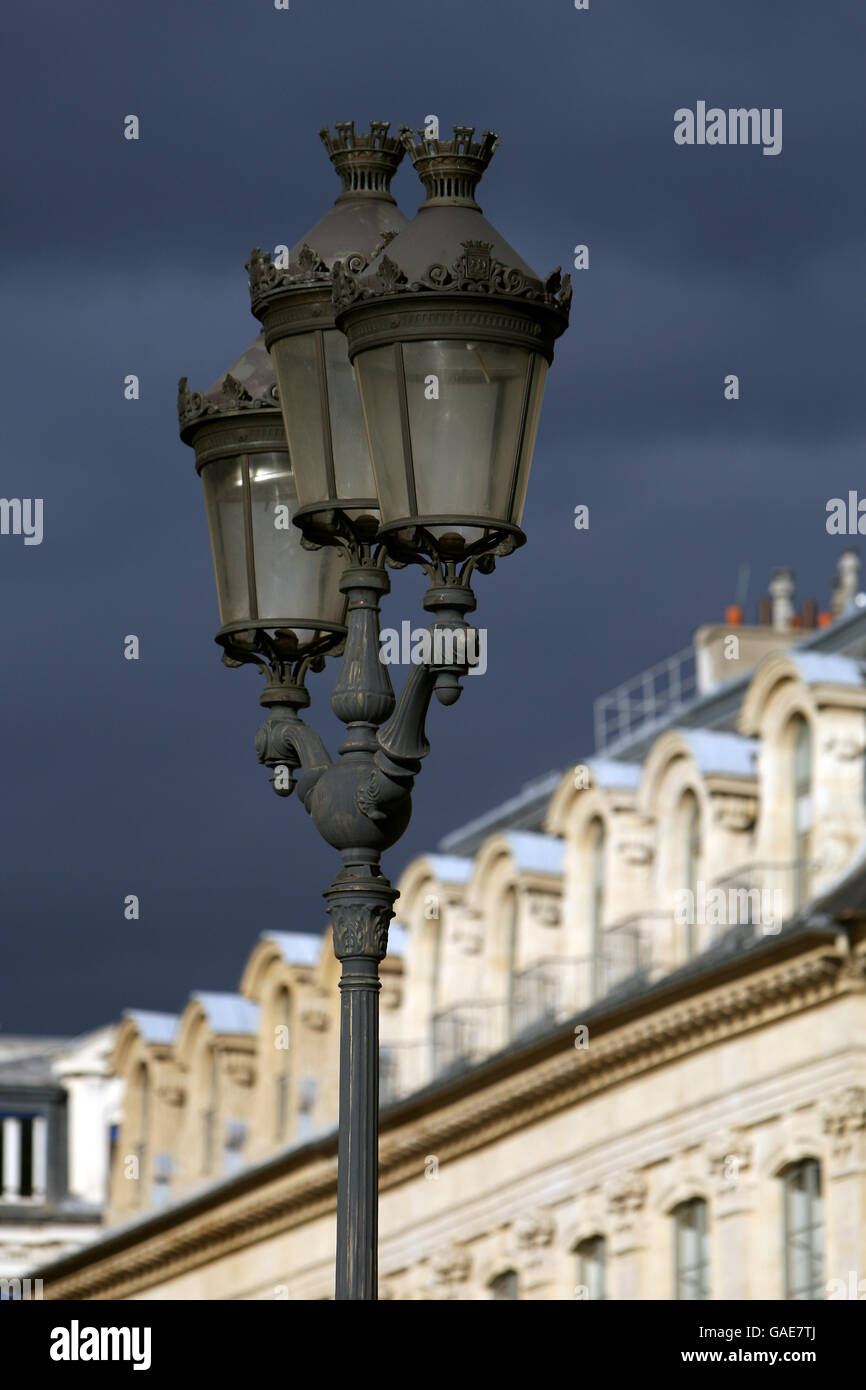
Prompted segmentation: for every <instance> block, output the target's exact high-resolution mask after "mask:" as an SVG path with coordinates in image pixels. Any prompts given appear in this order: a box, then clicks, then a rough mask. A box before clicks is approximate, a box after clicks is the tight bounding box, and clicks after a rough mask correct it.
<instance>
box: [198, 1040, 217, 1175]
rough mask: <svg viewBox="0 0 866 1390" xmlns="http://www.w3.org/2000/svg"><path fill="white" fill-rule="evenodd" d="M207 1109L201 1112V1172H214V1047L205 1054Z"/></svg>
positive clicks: (215, 1098) (215, 1126)
mask: <svg viewBox="0 0 866 1390" xmlns="http://www.w3.org/2000/svg"><path fill="white" fill-rule="evenodd" d="M206 1076H207V1093H208V1103H207V1109H206V1110H204V1111H203V1112H202V1169H201V1170H202V1173H204V1174H208V1173H212V1172H214V1169H215V1165H216V1143H217V1120H218V1117H219V1065H218V1060H217V1052H216V1048H215V1047H211V1048H209V1050H208V1055H207V1069H206Z"/></svg>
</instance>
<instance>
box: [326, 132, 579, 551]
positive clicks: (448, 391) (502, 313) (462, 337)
mask: <svg viewBox="0 0 866 1390" xmlns="http://www.w3.org/2000/svg"><path fill="white" fill-rule="evenodd" d="M473 134H474V131H473V129H472V128H471V127H469V126H456V127H455V130H454V139H453V140H425V139H424V138H421V139H420V140H419V141H418V142H416V141H415V139H414V136H413V133H412V131H410V130H408V129H406V128H403V129H402V130H401V138H402V140H403V142H404V144H405V146H406V148H407V150H408V151H409V154H410V156H411V158H412V161H413V163H414V165H415V168H416V170H417V171H418V173H419V175H420V177H421V180H422V182H423V184H424V187H425V189H426V192H427V199H426V201H425V202H424V203H423V204H422V206H421V208H420V209H419V211H418V215H417V217H416V218H415V219H414V221H413V222H411V223H410V224H409V226H408V227H407V228H406V229H405V230H404V231H403V232H401V233H400V234H399V235H398V236H397V237H396V238H394V239H393V240H392V241H391V242H390V244H389V245H388V247H387V249H386V250H385V249H383V251H382V252H381V253H380V254H379V256H378V257H377V258H376V259H375V260H374V261H373V262H372V264H371V265H370V266H369V267H368V268H367V270H366V273H364V274H362V275H358V274H356V273H354V272H353V267H352V262H351V260H349V261H346V262H345V263H344V264H342V265H341V266H340V267H339V268H338V271H337V275H336V283H335V290H334V301H335V304H336V306H337V310H338V313H337V325H338V327H340V328H342V329H343V331H344V332H345V334H346V337H347V340H348V346H349V357H350V359H351V360H352V362H353V364H354V366H355V369H356V372H357V376H358V385H359V388H360V393H361V400H362V402H363V410H364V422H365V426H366V429H367V436H368V439H369V444H370V453H371V455H372V459H373V469H374V473H375V478H376V487H377V492H378V496H379V500H380V503H381V510H382V528H381V531H380V535H381V536H382V538H383V539H387V542H388V546H389V549H390V550H391V551H392V552H394V553H396V554H403V555H405V557H406V558H408V559H413V558H416V557H417V555H418V554H419V553H422V554H427V555H429V556H430V557H433V558H437V559H439V560H440V561H444V560H449V559H450V560H454V559H458V560H459V559H461V558H465V557H467V556H476V557H478V556H481V555H490V554H493V553H496V554H504V553H507V552H508V550H510V549H514V547H515V546H516V545H522V544H523V542H524V541H525V539H526V537H525V536H524V534H523V532H522V531H521V530H520V519H521V516H522V513H523V504H524V499H525V497H526V486H527V483H528V481H529V468H530V464H531V462H532V451H533V447H534V444H535V434H536V430H537V428H538V419H539V413H540V410H541V398H542V395H543V393H544V382H545V377H546V375H547V368H548V364H549V363H550V362H551V361H552V360H553V344H554V340H555V339H556V338H557V337H558V336H559V334H560V333H562V331H563V330H564V328H565V326H566V322H567V317H566V316H567V310H568V305H569V302H570V298H571V286H570V281H569V279H568V277H566V281H565V283H563V281H562V277H561V275H560V272H559V271H558V270H557V271H555V272H554V273H553V274H552V275H550V276H548V278H547V279H546V280H544V281H542V280H541V279H540V278H539V276H538V275H536V273H535V271H534V270H532V269H530V267H529V266H528V265H527V264H526V262H525V261H523V260H522V259H521V258H520V256H518V254H517V252H516V251H515V250H514V249H513V248H512V247H511V246H509V244H508V243H507V242H506V241H505V240H504V238H503V237H502V236H501V235H500V234H499V232H497V231H496V229H495V228H494V227H492V226H491V224H490V223H489V222H488V221H487V219H486V218H485V217H484V215H483V213H482V211H481V209H480V207H479V206H478V203H477V202H476V201H475V196H474V194H475V189H476V186H477V184H478V181H479V180H480V178H481V176H482V174H483V173H484V170H485V169H486V168H487V166H488V164H489V163H490V160H491V158H492V156H493V152H494V150H495V149H496V145H497V143H498V142H497V138H496V136H495V135H492V134H491V133H490V131H485V132H484V134H483V136H482V138H481V140H480V141H474V140H473V139H472V136H473Z"/></svg>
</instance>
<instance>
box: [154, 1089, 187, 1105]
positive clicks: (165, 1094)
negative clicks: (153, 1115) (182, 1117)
mask: <svg viewBox="0 0 866 1390" xmlns="http://www.w3.org/2000/svg"><path fill="white" fill-rule="evenodd" d="M157 1094H158V1095H159V1098H160V1100H163V1101H164V1102H165V1104H166V1105H171V1106H180V1105H183V1103H184V1101H185V1099H186V1092H185V1091H184V1088H183V1086H176V1085H165V1086H160V1088H159V1091H158V1093H157Z"/></svg>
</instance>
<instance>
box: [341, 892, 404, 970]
mask: <svg viewBox="0 0 866 1390" xmlns="http://www.w3.org/2000/svg"><path fill="white" fill-rule="evenodd" d="M328 911H329V912H330V914H331V921H332V922H333V935H334V955H335V956H336V957H337V959H338V960H342V959H343V957H344V956H372V957H373V959H374V960H384V958H385V956H386V955H387V953H388V923H389V922H390V921H391V918H392V917H393V915H394V912H393V909H392V907H391V905H390V903H388V904H386V903H360V902H358V903H338V902H334V903H331V905H330V907H329V909H328Z"/></svg>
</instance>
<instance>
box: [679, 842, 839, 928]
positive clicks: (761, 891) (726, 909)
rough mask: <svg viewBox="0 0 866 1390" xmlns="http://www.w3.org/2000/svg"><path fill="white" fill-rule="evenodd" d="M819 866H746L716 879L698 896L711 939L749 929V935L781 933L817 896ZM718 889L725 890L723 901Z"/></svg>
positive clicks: (806, 862)
mask: <svg viewBox="0 0 866 1390" xmlns="http://www.w3.org/2000/svg"><path fill="white" fill-rule="evenodd" d="M818 867H819V866H818V864H817V863H816V862H815V861H814V860H806V859H802V860H793V861H790V862H788V863H763V864H743V865H741V866H740V868H739V869H735V870H733V872H731V873H728V874H724V875H722V877H721V878H716V879H713V881H712V883H710V884H709V885H708V888H707V890H706V891H705V892H704V893H703V895H701V894H700V893H698V895H697V902H696V912H697V915H698V916H699V919H700V920H701V921H702V922H704V923H706V925H707V927H708V929H709V940H710V941H716V940H718V939H719V937H721V936H723V935H724V934H725V932H727V931H730V930H731V929H732V928H740V929H741V930H746V931H747V933H748V935H749V936H757V935H771V934H774V933H775V932H778V931H779V930H780V929H781V927H782V925H783V923H785V922H786V921H788V919H789V918H790V917H792V916H793V915H794V913H795V912H796V911H797V909H798V908H800V907H803V906H805V904H806V903H807V902H808V901H809V900H810V898H811V897H813V896H814V886H813V885H814V879H815V875H816V872H817V869H818ZM714 890H721V894H722V896H721V898H720V897H719V893H718V891H714ZM710 894H712V896H710Z"/></svg>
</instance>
